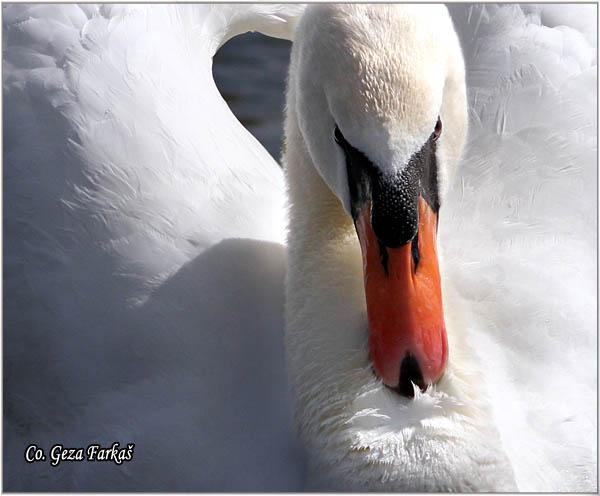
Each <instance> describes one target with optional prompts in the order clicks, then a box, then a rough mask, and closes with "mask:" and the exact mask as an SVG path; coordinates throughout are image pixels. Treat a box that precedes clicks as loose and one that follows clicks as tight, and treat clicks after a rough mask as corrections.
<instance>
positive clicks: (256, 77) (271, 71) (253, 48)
mask: <svg viewBox="0 0 600 496" xmlns="http://www.w3.org/2000/svg"><path fill="white" fill-rule="evenodd" d="M291 48H292V43H291V42H289V41H286V40H280V39H276V38H271V37H268V36H263V35H262V34H258V33H247V34H244V35H240V36H237V37H235V38H233V39H232V40H229V41H228V42H227V43H226V44H225V45H223V46H222V47H221V49H220V50H219V51H218V52H217V54H216V55H215V57H214V61H213V75H214V78H215V82H216V84H217V87H218V88H219V91H220V92H221V94H222V95H223V97H224V98H225V100H226V101H227V103H228V104H229V107H230V108H231V110H232V111H233V113H234V114H235V115H236V117H237V118H238V119H239V120H240V122H241V123H242V124H243V125H244V126H245V127H246V129H248V130H249V131H250V132H251V133H252V134H253V135H254V136H255V137H256V138H257V139H258V140H259V141H260V142H261V143H262V144H263V146H264V147H265V148H266V149H267V150H268V151H269V153H270V154H271V155H272V156H273V158H275V160H277V162H279V158H280V155H281V138H282V134H283V107H284V104H285V81H286V78H287V68H288V62H289V57H290V50H291Z"/></svg>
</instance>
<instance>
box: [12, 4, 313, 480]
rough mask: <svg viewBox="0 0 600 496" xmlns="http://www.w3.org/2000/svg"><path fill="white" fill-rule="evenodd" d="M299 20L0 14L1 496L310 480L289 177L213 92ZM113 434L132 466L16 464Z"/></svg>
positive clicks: (165, 11) (264, 13) (177, 9)
mask: <svg viewBox="0 0 600 496" xmlns="http://www.w3.org/2000/svg"><path fill="white" fill-rule="evenodd" d="M300 12H301V9H299V8H298V7H294V6H290V7H286V6H283V7H282V6H277V5H266V6H250V5H242V6H231V5H223V6H214V5H212V6H211V5H206V4H205V5H155V6H143V5H126V6H123V5H103V6H98V5H91V4H86V5H82V6H77V5H25V4H21V5H19V4H14V5H6V6H4V7H3V14H4V15H3V28H4V29H3V37H4V62H3V63H4V71H3V97H4V98H3V101H4V156H3V158H4V227H5V231H4V233H5V238H4V241H5V243H4V269H5V272H4V283H5V286H4V288H5V292H4V295H5V298H4V363H5V366H6V367H5V371H6V373H5V406H6V407H7V408H6V410H5V411H6V412H7V413H6V415H5V417H4V421H5V426H6V429H5V433H6V436H5V438H4V439H5V444H4V455H5V456H4V462H5V465H4V467H5V474H6V476H5V479H4V483H5V488H7V489H9V490H34V491H35V490H42V489H43V490H80V491H81V490H86V491H88V490H106V489H108V488H111V489H113V490H116V489H119V490H128V489H136V490H142V489H145V490H176V489H187V490H230V491H234V490H242V489H244V490H252V489H253V490H257V489H261V490H265V489H269V490H285V489H287V490H289V489H297V488H299V487H300V486H299V484H300V482H299V481H300V480H301V477H302V460H301V458H300V455H298V452H297V450H296V446H295V437H294V434H293V430H292V427H291V424H290V421H289V420H288V418H289V417H290V413H289V406H288V398H287V390H286V387H285V384H286V380H285V372H284V364H283V350H282V348H283V344H282V337H281V334H282V332H281V330H282V326H283V323H282V319H283V318H282V313H283V296H282V295H283V277H284V272H285V269H284V258H283V257H284V254H283V246H282V244H281V243H282V242H283V241H284V236H285V233H284V208H283V198H284V191H283V182H282V174H281V171H280V169H279V167H278V166H277V164H276V163H275V161H274V160H273V159H272V158H271V157H270V156H269V155H268V153H267V152H266V151H265V150H264V148H263V147H262V146H261V145H260V144H259V143H258V142H257V141H256V140H255V139H254V138H253V137H252V136H251V135H250V134H249V133H248V132H247V131H246V130H245V129H244V128H243V127H242V126H241V125H240V124H239V122H238V121H237V120H236V119H235V117H234V116H233V114H232V113H231V112H230V110H229V108H228V107H227V105H226V103H225V102H224V101H223V99H222V98H221V96H220V94H219V92H218V90H217V88H216V86H215V84H214V81H213V77H212V56H213V55H214V53H215V51H216V50H217V49H218V47H219V46H220V45H221V44H222V43H224V41H225V40H226V39H228V38H230V37H232V36H234V35H235V34H238V33H241V32H244V31H248V30H263V31H266V32H267V33H269V34H273V35H278V36H281V37H291V36H292V33H293V25H294V22H295V19H296V18H297V16H298V15H299V14H300ZM114 441H118V442H120V444H121V446H122V447H123V446H124V445H126V444H127V443H135V454H134V461H133V462H132V463H127V464H125V465H124V466H123V467H117V466H114V464H110V465H106V464H87V463H83V464H82V463H71V464H63V466H61V467H60V468H59V470H57V469H55V468H52V467H50V465H49V462H48V463H38V464H27V463H25V462H24V460H23V453H24V450H25V448H26V447H27V445H28V444H29V443H32V442H33V443H36V444H37V445H38V446H40V447H43V448H44V450H45V451H46V456H47V457H48V459H49V456H50V453H49V452H50V448H51V446H52V445H53V444H55V443H58V442H60V443H62V444H63V445H64V446H69V447H83V448H85V447H86V446H87V445H88V444H90V443H93V442H97V443H100V444H101V445H102V446H109V447H110V446H111V445H112V443H113V442H114Z"/></svg>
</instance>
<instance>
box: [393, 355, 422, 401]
mask: <svg viewBox="0 0 600 496" xmlns="http://www.w3.org/2000/svg"><path fill="white" fill-rule="evenodd" d="M413 382H414V383H415V384H416V385H417V386H419V388H420V389H421V391H424V390H425V381H423V373H422V372H421V367H420V366H419V362H417V359H416V358H415V357H414V355H411V354H410V353H409V354H407V355H406V356H405V357H404V360H402V364H401V365H400V381H399V382H398V387H397V391H398V392H399V393H400V394H401V395H403V396H407V397H408V398H412V397H413V396H414V395H415V391H414V388H413Z"/></svg>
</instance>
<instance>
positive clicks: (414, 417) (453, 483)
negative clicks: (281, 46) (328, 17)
mask: <svg viewBox="0 0 600 496" xmlns="http://www.w3.org/2000/svg"><path fill="white" fill-rule="evenodd" d="M290 74H291V75H290V82H289V89H288V100H287V114H286V124H285V134H286V143H285V147H286V150H285V153H284V160H283V161H284V167H285V173H286V179H287V187H288V198H289V229H288V231H289V234H288V258H287V261H288V271H287V280H286V329H285V341H286V353H287V362H288V373H289V378H290V384H291V387H292V397H293V402H294V412H295V421H296V425H297V427H298V429H299V431H300V434H301V437H302V438H303V441H304V443H305V445H306V447H307V449H308V451H309V459H310V464H311V466H312V470H311V478H310V481H311V488H312V489H321V490H326V489H337V490H340V489H347V490H351V489H354V490H356V489H362V490H378V489H387V490H393V489H396V490H414V491H423V490H459V491H473V490H481V491H490V490H493V491H501V490H513V489H514V488H515V486H514V477H513V474H512V468H511V467H510V465H509V463H508V461H507V460H506V457H505V455H504V453H503V450H502V449H501V443H500V441H499V438H498V434H497V432H496V430H495V428H494V426H493V423H492V421H491V415H490V412H489V409H488V407H487V404H486V403H485V402H484V401H482V398H484V397H485V396H484V394H482V393H483V392H482V391H481V389H482V386H480V385H478V384H477V382H478V381H477V369H476V366H475V365H474V364H476V360H475V359H474V356H473V353H472V351H471V350H470V348H469V346H468V345H467V344H466V342H465V341H466V340H465V339H464V337H463V336H462V335H460V334H458V335H454V334H453V333H452V332H451V329H452V328H453V327H454V328H456V329H460V328H463V326H462V325H461V322H460V321H461V316H460V315H459V314H458V312H456V309H453V310H454V311H453V312H450V313H449V314H447V317H448V319H447V322H448V328H449V332H448V337H449V340H450V353H451V355H450V357H451V358H450V360H451V365H450V367H449V368H448V370H447V373H446V376H445V377H444V378H443V379H442V381H441V382H440V383H439V384H438V385H437V386H436V389H435V390H433V391H429V392H427V393H424V394H417V396H416V397H415V399H414V400H408V399H406V398H402V397H400V396H399V395H397V394H396V393H395V392H393V391H391V390H389V389H387V388H385V387H384V386H383V385H382V383H381V381H379V380H378V379H377V378H376V377H375V375H374V374H373V372H372V370H371V366H370V361H369V350H368V323H367V315H366V304H365V295H364V285H363V271H362V258H361V252H360V246H359V243H358V238H357V236H356V233H355V230H354V226H353V223H352V220H351V219H350V217H349V216H348V215H347V214H346V212H345V211H344V209H343V208H342V205H341V203H340V201H339V200H338V199H337V197H336V196H334V194H333V193H332V192H331V191H330V189H329V188H328V187H327V185H326V184H325V183H324V181H323V180H322V179H321V177H320V176H319V174H318V172H317V171H316V169H315V167H314V164H313V163H312V160H311V157H310V154H309V153H308V150H307V148H306V145H305V141H304V139H303V137H302V134H301V132H300V129H299V126H298V123H297V118H296V112H295V105H296V102H295V95H294V90H293V88H294V77H293V74H294V63H293V59H292V64H291V73H290ZM450 293H451V291H450ZM446 301H447V298H445V302H446ZM445 305H446V303H445ZM446 306H447V305H446ZM452 360H454V363H452ZM432 453H434V454H435V453H436V454H437V455H436V456H438V459H435V460H434V459H432V458H431V457H432ZM424 467H427V470H425V469H424Z"/></svg>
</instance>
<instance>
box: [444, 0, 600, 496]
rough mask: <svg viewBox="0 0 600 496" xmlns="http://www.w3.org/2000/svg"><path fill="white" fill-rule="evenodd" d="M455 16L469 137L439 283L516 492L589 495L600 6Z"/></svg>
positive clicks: (473, 8)
mask: <svg viewBox="0 0 600 496" xmlns="http://www.w3.org/2000/svg"><path fill="white" fill-rule="evenodd" d="M449 10H450V12H451V14H452V17H453V21H454V23H455V26H456V29H457V31H458V33H459V36H460V39H461V42H462V46H463V51H464V55H465V64H466V74H467V87H468V98H469V106H470V136H469V140H468V143H467V147H466V151H465V154H464V159H463V163H462V165H461V170H460V172H459V173H458V175H457V177H456V178H455V181H454V183H453V186H452V189H451V191H450V193H449V196H448V199H447V208H444V209H442V210H444V212H443V213H442V215H444V216H446V217H445V218H444V219H443V220H441V221H440V230H441V232H440V245H441V246H442V247H443V249H444V253H445V256H446V257H447V259H449V260H452V263H451V264H449V267H448V270H447V277H448V280H449V281H450V280H451V281H452V287H453V289H452V292H454V291H456V296H457V299H456V300H455V301H456V302H457V303H456V304H457V305H460V306H461V307H463V308H467V307H468V308H469V309H471V314H470V316H469V325H468V327H469V329H468V331H469V332H470V336H471V338H470V339H471V342H472V344H473V346H474V347H475V348H476V349H477V350H478V351H479V356H480V358H481V362H482V364H483V371H484V374H483V377H482V379H483V380H485V381H486V384H487V386H488V390H489V391H490V396H491V401H492V406H493V409H494V416H495V420H496V424H497V426H498V428H499V431H500V434H501V437H502V441H503V444H504V447H505V449H506V451H507V454H508V455H509V458H510V460H511V462H512V465H513V469H514V472H515V476H516V479H517V483H518V486H519V489H520V490H524V491H528V490H529V491H596V488H597V479H596V473H597V451H596V440H597V421H596V405H597V382H596V370H597V368H596V366H597V363H596V349H597V337H596V296H597V295H596V269H597V266H596V221H597V217H596V203H595V198H596V194H597V191H596V185H597V171H596V152H597V143H596V136H597V121H596V107H597V93H596V74H597V58H596V6H593V5H542V6H540V5H525V6H519V5H501V6H493V5H489V4H487V5H467V6H459V5H450V6H449ZM443 270H446V268H444V269H443Z"/></svg>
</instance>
